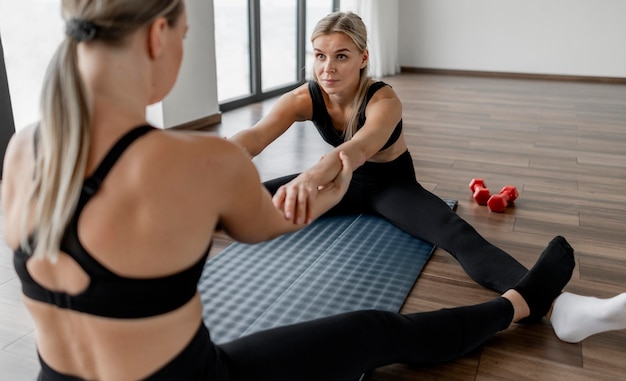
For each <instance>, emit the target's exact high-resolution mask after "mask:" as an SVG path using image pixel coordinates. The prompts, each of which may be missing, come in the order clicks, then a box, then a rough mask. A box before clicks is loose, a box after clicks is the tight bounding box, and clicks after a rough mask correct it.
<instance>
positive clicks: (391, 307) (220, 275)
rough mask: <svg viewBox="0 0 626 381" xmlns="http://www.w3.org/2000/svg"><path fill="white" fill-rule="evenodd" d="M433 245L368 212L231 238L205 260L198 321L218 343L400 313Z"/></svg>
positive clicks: (200, 284) (452, 202)
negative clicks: (256, 239) (348, 315)
mask: <svg viewBox="0 0 626 381" xmlns="http://www.w3.org/2000/svg"><path fill="white" fill-rule="evenodd" d="M448 203H449V204H450V206H451V207H453V206H454V205H455V204H456V202H455V201H448ZM433 250H434V246H433V245H431V244H429V243H426V242H423V241H421V240H418V239H416V238H414V237H412V236H410V235H409V234H407V233H405V232H403V231H401V230H400V229H398V228H396V227H394V226H393V225H391V224H390V223H389V222H387V221H386V220H384V219H382V218H379V217H374V216H369V215H352V216H336V217H324V218H320V219H318V220H317V221H315V222H314V223H312V224H311V225H310V226H308V227H306V228H305V229H302V230H300V231H297V232H294V233H290V234H286V235H283V236H280V237H278V238H276V239H273V240H271V241H267V242H263V243H259V244H254V245H249V244H243V243H233V244H231V245H229V246H228V247H227V248H226V249H224V250H223V251H222V252H221V253H220V254H218V255H217V256H216V257H215V258H212V259H210V260H209V261H207V263H206V265H205V268H204V272H203V274H202V277H201V279H200V283H199V286H198V287H199V291H200V295H201V298H202V303H203V306H204V320H205V323H206V325H207V327H208V328H209V330H210V332H211V337H212V338H213V341H214V342H216V343H218V344H219V343H224V342H228V341H230V340H233V339H236V338H239V337H241V336H245V335H248V334H251V333H253V332H257V331H260V330H264V329H268V328H272V327H277V326H282V325H287V324H292V323H298V322H303V321H308V320H312V319H316V318H320V317H324V316H329V315H335V314H338V313H342V312H349V311H355V310H361V309H379V310H388V311H399V310H400V308H401V307H402V304H403V303H404V300H405V298H406V296H407V295H408V293H409V292H410V290H411V288H412V287H413V284H414V283H415V280H416V279H417V277H418V276H419V274H420V272H421V271H422V268H423V267H424V265H425V264H426V262H427V261H428V259H429V258H430V256H431V254H432V252H433Z"/></svg>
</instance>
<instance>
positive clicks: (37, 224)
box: [21, 0, 184, 261]
mask: <svg viewBox="0 0 626 381" xmlns="http://www.w3.org/2000/svg"><path fill="white" fill-rule="evenodd" d="M183 10H184V3H183V0H90V1H84V0H63V3H62V14H63V18H64V19H65V20H66V25H67V29H66V32H67V33H66V34H67V36H66V38H65V40H64V41H63V42H62V43H61V44H60V46H59V47H58V49H57V51H56V52H55V54H54V56H53V57H52V60H51V61H50V64H49V66H48V69H47V71H46V75H45V79H44V85H43V89H42V93H41V103H40V109H41V123H40V125H39V128H38V132H37V133H38V134H39V137H38V145H37V151H36V157H37V159H36V164H35V176H34V180H33V187H32V189H31V191H30V194H29V198H28V200H29V203H28V207H27V208H25V210H24V214H23V218H22V226H21V245H22V247H23V248H24V249H25V250H27V251H28V252H31V251H32V248H33V247H34V252H33V256H34V257H37V258H48V259H50V260H52V261H56V259H57V257H58V251H59V246H60V242H61V238H62V236H63V233H64V231H65V228H66V227H67V225H68V223H69V221H70V219H71V217H72V215H73V213H74V211H75V210H76V205H77V204H78V198H79V196H80V193H81V190H82V186H83V181H84V175H85V171H86V165H87V156H88V150H89V142H90V138H91V122H92V112H91V101H90V96H89V92H88V90H87V89H86V88H85V84H84V82H83V80H82V78H81V75H80V73H79V71H78V57H77V46H78V44H79V43H87V44H89V43H96V42H99V43H104V44H110V45H123V44H124V42H125V41H126V38H127V37H128V36H130V35H131V34H132V33H133V32H135V31H137V30H139V29H140V28H142V27H144V26H147V25H149V24H150V23H152V22H153V21H154V20H156V19H157V18H159V17H165V18H166V19H167V20H168V23H169V24H170V25H171V26H173V25H175V23H176V21H177V20H178V17H179V16H180V15H181V14H182V12H183ZM29 221H34V231H33V232H32V242H29V237H28V236H29V232H28V225H29Z"/></svg>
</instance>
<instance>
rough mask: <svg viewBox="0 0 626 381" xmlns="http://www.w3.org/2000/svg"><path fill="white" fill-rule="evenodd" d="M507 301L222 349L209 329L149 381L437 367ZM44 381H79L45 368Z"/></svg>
mask: <svg viewBox="0 0 626 381" xmlns="http://www.w3.org/2000/svg"><path fill="white" fill-rule="evenodd" d="M513 312H514V310H513V305H512V304H511V302H510V301H509V300H507V299H505V298H503V297H498V298H495V299H493V300H491V301H489V302H486V303H481V304H476V305H473V306H467V307H457V308H450V309H441V310H438V311H432V312H420V313H413V314H407V315H402V314H398V313H393V312H386V311H373V310H367V311H357V312H349V313H344V314H340V315H335V316H331V317H327V318H323V319H316V320H312V321H309V322H305V323H299V324H294V325H289V326H285V327H278V328H274V329H270V330H267V331H262V332H258V333H254V334H252V335H249V336H245V337H243V338H241V339H237V340H234V341H231V342H229V343H226V344H222V345H215V344H213V343H212V342H211V339H210V337H209V332H208V330H207V329H206V327H205V326H204V325H202V326H201V327H200V329H199V330H198V332H197V334H196V336H195V337H194V338H193V339H192V341H191V342H190V343H189V345H188V346H187V347H186V348H185V349H184V350H183V351H182V352H181V353H180V354H179V355H178V356H176V357H175V358H174V359H173V360H172V361H171V362H169V363H168V364H166V365H165V366H163V367H162V368H161V369H159V370H157V371H156V372H155V373H154V374H152V375H151V376H149V377H148V378H146V380H150V381H157V380H159V381H160V380H189V381H193V380H213V381H250V380H255V381H264V380H267V381H283V380H284V381H293V380H300V381H306V380H312V381H313V380H314V381H320V380H324V381H333V380H337V381H352V380H355V379H356V378H358V377H359V376H360V375H361V374H363V373H366V372H368V371H370V370H373V369H375V368H378V367H381V366H384V365H389V364H394V363H406V364H412V365H415V366H430V365H436V364H440V363H443V362H446V361H450V360H454V359H456V358H459V357H460V356H463V355H465V354H466V353H468V352H469V351H471V350H473V349H475V348H477V347H478V346H479V345H481V344H482V343H484V342H485V341H486V340H488V339H489V338H491V337H492V336H493V335H494V334H496V333H497V332H499V331H501V330H503V329H506V328H507V327H508V326H509V325H510V323H511V320H512V319H513ZM41 365H42V370H41V372H40V374H39V377H38V380H39V381H75V380H79V378H77V377H73V376H70V375H64V374H61V373H59V372H57V371H55V370H53V369H52V368H50V367H49V366H48V365H46V364H45V362H43V360H41Z"/></svg>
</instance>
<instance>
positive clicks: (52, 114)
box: [22, 37, 91, 261]
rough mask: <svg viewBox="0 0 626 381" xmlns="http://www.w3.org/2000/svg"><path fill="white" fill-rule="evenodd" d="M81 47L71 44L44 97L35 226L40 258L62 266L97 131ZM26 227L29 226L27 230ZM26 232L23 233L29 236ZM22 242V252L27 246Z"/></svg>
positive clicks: (53, 67)
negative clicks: (93, 129) (60, 256)
mask: <svg viewBox="0 0 626 381" xmlns="http://www.w3.org/2000/svg"><path fill="white" fill-rule="evenodd" d="M76 49H77V42H76V41H75V40H74V39H72V38H69V37H68V38H66V40H65V41H64V42H63V43H62V44H61V45H60V46H59V48H58V49H57V51H56V53H55V55H54V57H53V58H52V61H51V63H50V65H49V67H48V70H47V72H46V76H45V81H44V86H43V90H42V95H41V106H40V107H41V115H42V118H41V124H40V127H39V131H38V133H39V134H40V136H39V139H38V145H37V153H36V155H37V162H36V171H35V178H34V186H33V191H32V193H31V195H30V205H32V207H33V208H34V209H33V210H32V213H33V214H32V215H29V214H30V211H26V212H25V215H24V220H23V221H24V224H26V223H27V221H28V217H32V218H33V219H34V221H35V226H36V234H35V235H34V242H33V244H34V247H35V250H34V256H35V257H37V258H49V259H51V260H53V261H54V260H56V258H57V255H58V248H59V245H60V241H61V236H62V235H63V232H64V229H61V228H60V227H65V226H67V224H68V222H69V219H70V218H71V216H72V214H73V213H74V211H75V209H76V204H77V203H78V197H79V195H80V191H81V188H82V183H83V178H84V174H85V168H86V164H87V153H88V148H89V140H90V135H91V134H90V131H91V109H90V102H89V101H88V96H87V94H86V91H85V86H84V84H83V81H82V79H81V76H80V74H79V72H78V60H77V55H76ZM24 226H25V225H24ZM25 231H26V229H22V232H25ZM26 240H27V237H26V236H25V234H23V236H22V246H27V245H26V243H27V241H26Z"/></svg>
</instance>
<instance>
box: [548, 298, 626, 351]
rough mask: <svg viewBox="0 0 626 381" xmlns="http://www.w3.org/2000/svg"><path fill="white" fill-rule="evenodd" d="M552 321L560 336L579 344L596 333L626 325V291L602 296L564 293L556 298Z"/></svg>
mask: <svg viewBox="0 0 626 381" xmlns="http://www.w3.org/2000/svg"><path fill="white" fill-rule="evenodd" d="M550 322H551V323H552V327H553V328H554V333H556V335H557V337H558V338H559V339H561V340H563V341H567V342H568V343H577V342H579V341H581V340H583V339H585V338H587V337H589V336H591V335H595V334H596V333H600V332H606V331H613V330H619V329H624V328H626V292H625V293H622V294H619V295H617V296H614V297H612V298H609V299H599V298H594V297H591V296H582V295H576V294H571V293H569V292H564V293H562V294H561V295H559V297H557V298H556V301H555V302H554V307H553V309H552V315H551V316H550Z"/></svg>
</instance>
